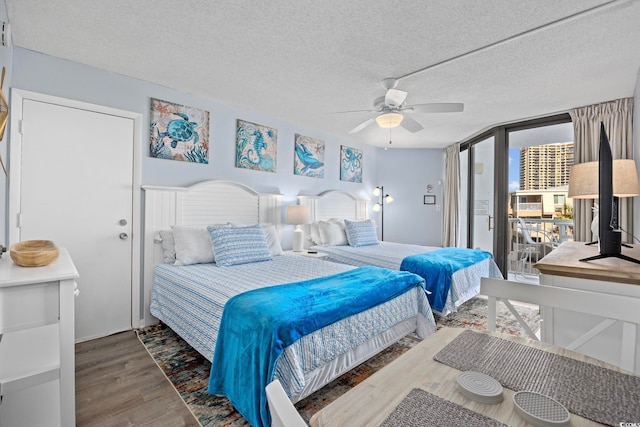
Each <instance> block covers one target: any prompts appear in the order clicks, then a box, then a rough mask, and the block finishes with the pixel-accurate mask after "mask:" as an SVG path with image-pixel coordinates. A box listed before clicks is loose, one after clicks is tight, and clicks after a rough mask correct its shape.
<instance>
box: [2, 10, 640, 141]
mask: <svg viewBox="0 0 640 427" xmlns="http://www.w3.org/2000/svg"><path fill="white" fill-rule="evenodd" d="M6 4H7V12H8V16H9V22H10V24H11V31H12V36H13V43H14V45H15V46H17V47H21V48H25V49H30V50H34V51H37V52H42V53H45V54H48V55H53V56H57V57H61V58H65V59H68V60H72V61H76V62H80V63H83V64H88V65H91V66H94V67H98V68H102V69H105V70H110V71H113V72H116V73H120V74H123V75H127V76H131V77H135V78H139V79H142V80H146V81H149V82H153V83H156V84H160V85H163V86H167V87H171V88H174V89H177V90H180V91H183V92H188V93H193V94H196V95H199V96H202V97H205V98H210V99H214V100H217V101H220V102H222V103H224V104H227V105H230V106H235V107H241V108H244V109H249V110H252V111H256V112H259V113H262V114H265V115H269V116H272V117H277V118H280V119H283V120H286V121H290V122H292V123H297V124H300V125H302V126H305V127H311V128H317V129H322V130H326V131H328V132H330V133H333V134H338V135H347V132H348V131H349V130H350V129H352V128H353V127H355V126H356V125H358V124H359V123H361V122H362V121H364V120H366V119H367V118H369V117H370V116H369V115H368V114H367V113H348V114H329V113H332V112H337V111H349V110H362V109H368V108H371V107H372V106H373V100H374V99H375V98H376V97H378V96H381V95H384V93H385V89H384V88H383V87H382V85H381V80H382V79H383V78H386V77H402V76H407V77H404V78H401V79H400V82H399V84H398V87H397V88H398V89H402V90H405V91H408V92H409V95H408V98H407V103H408V104H421V103H430V102H462V103H464V104H465V110H464V112H462V113H448V114H417V113H414V114H413V115H412V116H411V117H412V118H415V119H416V120H418V121H419V122H420V123H421V124H422V125H423V126H424V129H423V130H422V131H420V132H417V133H415V134H413V133H410V132H408V131H406V130H404V129H402V128H394V129H393V130H392V132H391V139H392V140H393V147H445V146H447V145H449V144H451V143H454V142H458V141H461V140H464V139H466V138H469V137H470V136H472V135H474V134H477V133H480V132H481V131H483V130H485V129H487V128H489V127H492V126H494V125H496V124H501V123H508V122H513V121H518V120H522V119H527V118H532V117H538V116H541V115H547V114H549V113H555V112H563V111H567V110H568V109H570V108H574V107H580V106H584V105H590V104H594V103H597V102H603V101H609V100H613V99H618V98H624V97H630V96H633V93H634V87H635V82H636V78H637V74H638V70H639V69H640V1H637V0H615V1H605V0H563V1H557V0H526V1H525V0H483V1H474V2H472V1H468V0H430V1H424V0H420V1H418V0H416V1H414V0H402V1H401V0H396V1H390V0H386V1H377V0H376V1H373V0H348V1H345V0H323V1H317V0H297V1H290V0H287V1H285V0H274V1H266V2H257V1H250V0H228V1H210V0H189V1H187V0H142V1H141V0H110V1H104V0H6ZM600 5H605V6H603V7H600V8H597V9H595V10H591V11H590V9H592V8H594V7H596V6H600ZM585 11H586V13H582V12H585ZM575 14H580V15H578V16H576V17H574V18H571V19H566V18H568V17H572V16H574V15H575ZM559 20H561V22H559V23H557V24H555V25H549V26H547V27H545V28H543V29H541V30H535V29H536V28H539V27H541V26H546V25H547V24H550V23H553V22H556V21H559ZM523 33H525V34H524V35H522V36H518V35H519V34H523ZM502 40H508V41H506V42H504V43H498V42H500V41H502ZM486 46H492V47H489V48H484V49H483V47H486ZM470 52H475V53H471V54H468V53H470ZM467 54H468V55H467ZM452 58H458V59H455V60H452V61H448V60H450V59H452ZM443 61H446V62H445V63H444V64H442V65H439V66H436V67H433V68H429V69H427V70H425V71H424V72H420V73H417V74H414V75H411V74H412V73H414V72H415V71H417V70H422V69H424V68H428V67H430V66H432V65H434V64H438V63H441V62H443ZM389 136H390V135H389V131H388V130H383V129H380V128H378V127H377V125H373V126H369V127H368V128H366V129H365V130H364V131H362V132H360V133H358V134H356V135H354V136H353V138H355V139H358V140H361V141H363V142H365V143H368V144H371V145H375V146H386V145H388V143H389Z"/></svg>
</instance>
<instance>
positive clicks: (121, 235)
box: [118, 233, 129, 240]
mask: <svg viewBox="0 0 640 427" xmlns="http://www.w3.org/2000/svg"><path fill="white" fill-rule="evenodd" d="M118 237H120V240H127V237H129V235H128V234H127V233H120V236H118Z"/></svg>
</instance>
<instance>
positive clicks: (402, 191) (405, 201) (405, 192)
mask: <svg viewBox="0 0 640 427" xmlns="http://www.w3.org/2000/svg"><path fill="white" fill-rule="evenodd" d="M379 150H380V152H379V153H378V171H379V181H378V182H377V183H375V184H376V185H382V186H384V191H385V193H388V194H389V195H391V196H392V197H393V199H394V201H393V203H391V204H388V205H387V204H385V207H384V240H385V241H389V242H400V243H413V244H420V245H429V246H440V245H442V237H441V236H442V196H443V194H442V191H443V186H442V185H441V184H440V185H439V184H438V182H439V181H440V182H444V158H445V153H444V150H440V149H389V150H386V151H385V150H383V149H379ZM427 184H431V185H432V186H433V190H432V191H431V193H427V190H426V186H427ZM425 194H433V195H435V196H436V203H437V204H436V205H425V204H424V203H423V196H424V195H425ZM370 197H372V198H373V196H370ZM437 206H440V210H438V208H437ZM371 218H373V219H375V220H376V221H377V222H378V223H379V222H380V215H379V214H378V213H375V212H372V215H371Z"/></svg>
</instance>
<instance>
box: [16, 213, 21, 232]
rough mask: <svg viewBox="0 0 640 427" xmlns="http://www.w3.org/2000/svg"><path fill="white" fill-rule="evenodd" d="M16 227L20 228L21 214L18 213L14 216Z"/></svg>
mask: <svg viewBox="0 0 640 427" xmlns="http://www.w3.org/2000/svg"><path fill="white" fill-rule="evenodd" d="M16 227H18V228H20V227H22V213H21V212H18V213H17V214H16Z"/></svg>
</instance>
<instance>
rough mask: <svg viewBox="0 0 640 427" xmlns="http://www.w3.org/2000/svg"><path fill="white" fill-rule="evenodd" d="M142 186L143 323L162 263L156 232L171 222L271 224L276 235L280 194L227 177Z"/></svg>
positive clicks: (150, 320) (148, 319) (149, 320)
mask: <svg viewBox="0 0 640 427" xmlns="http://www.w3.org/2000/svg"><path fill="white" fill-rule="evenodd" d="M142 189H143V190H144V209H145V211H144V248H143V251H144V269H143V283H144V294H143V299H144V324H145V325H148V324H150V323H153V322H154V319H153V317H152V316H151V314H150V313H149V301H150V295H151V287H152V285H153V267H154V266H155V265H156V264H159V263H162V262H163V261H162V260H163V254H162V245H161V243H160V242H159V241H158V233H159V232H160V231H162V230H170V229H171V226H172V225H189V226H207V225H211V224H226V223H229V222H235V223H240V224H257V223H270V224H273V225H274V226H275V228H276V231H277V232H278V235H280V229H281V223H282V194H262V193H258V192H257V191H255V190H253V189H251V188H249V187H247V186H246V185H244V184H240V183H237V182H231V181H216V180H213V181H203V182H199V183H197V184H194V185H192V186H190V187H159V186H153V185H143V186H142Z"/></svg>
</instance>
